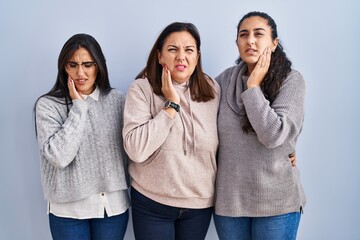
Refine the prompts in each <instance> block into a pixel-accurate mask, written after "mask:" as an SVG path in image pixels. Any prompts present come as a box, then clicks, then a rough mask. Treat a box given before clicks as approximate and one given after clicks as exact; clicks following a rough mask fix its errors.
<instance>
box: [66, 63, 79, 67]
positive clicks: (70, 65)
mask: <svg viewBox="0 0 360 240" xmlns="http://www.w3.org/2000/svg"><path fill="white" fill-rule="evenodd" d="M76 66H77V63H75V62H68V63H67V67H68V68H76Z"/></svg>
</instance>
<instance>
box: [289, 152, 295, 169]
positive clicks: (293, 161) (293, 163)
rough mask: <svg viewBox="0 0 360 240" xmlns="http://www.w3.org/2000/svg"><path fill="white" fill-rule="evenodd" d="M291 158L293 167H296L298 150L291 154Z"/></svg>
mask: <svg viewBox="0 0 360 240" xmlns="http://www.w3.org/2000/svg"><path fill="white" fill-rule="evenodd" d="M289 160H290V162H291V165H292V166H293V167H296V152H293V153H291V154H289Z"/></svg>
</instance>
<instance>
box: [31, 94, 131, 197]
mask: <svg viewBox="0 0 360 240" xmlns="http://www.w3.org/2000/svg"><path fill="white" fill-rule="evenodd" d="M60 102H64V100H63V99H56V98H53V97H42V98H40V99H39V101H38V102H37V105H36V126H37V140H38V143H39V147H40V157H41V181H42V185H43V191H44V196H45V199H46V200H48V201H50V202H56V203H65V202H71V201H77V200H81V199H84V198H87V197H89V196H91V195H93V194H96V193H100V192H112V191H118V190H123V189H127V188H128V183H127V180H126V179H127V178H126V175H127V174H126V168H127V167H126V165H127V160H126V159H127V157H126V154H125V152H124V150H123V144H122V137H121V131H122V125H123V103H124V96H123V95H122V94H121V93H120V92H119V91H118V90H115V89H113V90H111V92H110V93H109V94H107V95H105V94H102V93H100V96H99V101H95V100H93V99H92V98H91V97H88V98H87V99H86V100H85V101H84V100H74V101H73V105H72V106H71V105H70V111H69V113H67V110H66V105H64V104H61V103H60Z"/></svg>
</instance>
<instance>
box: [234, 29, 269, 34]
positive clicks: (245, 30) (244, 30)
mask: <svg viewBox="0 0 360 240" xmlns="http://www.w3.org/2000/svg"><path fill="white" fill-rule="evenodd" d="M254 30H255V31H260V30H262V31H265V32H266V30H265V29H264V28H254ZM248 31H249V30H247V29H243V30H240V31H239V33H241V32H248Z"/></svg>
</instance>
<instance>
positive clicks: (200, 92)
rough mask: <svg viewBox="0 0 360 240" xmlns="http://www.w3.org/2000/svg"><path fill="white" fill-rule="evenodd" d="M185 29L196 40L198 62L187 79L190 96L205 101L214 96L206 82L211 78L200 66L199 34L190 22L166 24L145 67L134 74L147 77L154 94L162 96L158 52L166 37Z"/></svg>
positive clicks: (212, 90)
mask: <svg viewBox="0 0 360 240" xmlns="http://www.w3.org/2000/svg"><path fill="white" fill-rule="evenodd" d="M182 31H187V32H189V33H190V34H191V36H192V37H193V38H194V39H195V41H196V47H197V51H198V54H199V59H198V63H197V65H196V67H195V70H194V72H193V74H192V75H191V77H190V80H189V87H190V93H191V98H192V99H193V100H194V101H198V102H207V101H209V100H211V99H214V98H215V90H214V88H213V87H212V86H211V84H210V83H209V82H208V80H207V79H211V78H210V77H209V76H207V75H206V74H205V73H204V72H203V70H202V67H201V54H200V45H201V41H200V34H199V31H198V30H197V28H196V27H195V26H194V25H193V24H192V23H183V22H174V23H172V24H170V25H168V26H167V27H166V28H165V29H164V30H163V31H162V32H161V33H160V35H159V37H158V38H157V40H156V42H155V43H154V46H153V47H152V49H151V51H150V54H149V57H148V60H147V64H146V66H145V68H144V69H143V70H142V71H141V72H140V73H139V74H138V75H137V76H136V78H137V79H138V78H147V79H148V81H149V83H150V85H151V87H152V88H153V91H154V93H155V94H156V95H160V96H163V93H162V91H161V73H162V66H161V64H160V63H159V61H158V52H159V51H161V49H162V47H163V45H164V43H165V40H166V38H167V37H168V36H169V35H170V34H171V33H174V32H182Z"/></svg>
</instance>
